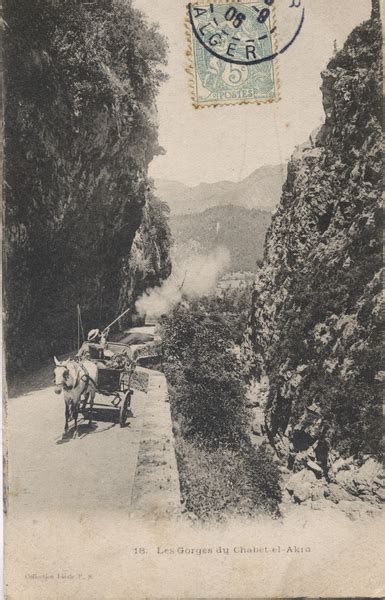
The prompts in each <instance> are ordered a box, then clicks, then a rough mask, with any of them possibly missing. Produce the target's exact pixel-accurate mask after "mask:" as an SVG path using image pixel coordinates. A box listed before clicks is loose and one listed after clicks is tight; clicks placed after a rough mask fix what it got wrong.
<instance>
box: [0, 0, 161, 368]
mask: <svg viewBox="0 0 385 600" xmlns="http://www.w3.org/2000/svg"><path fill="white" fill-rule="evenodd" d="M5 21H6V24H7V27H6V40H5V59H6V66H7V79H6V129H5V135H6V163H5V180H6V183H5V196H6V214H5V225H6V256H5V267H6V311H7V330H6V343H7V358H8V362H9V365H8V366H9V369H10V370H15V369H17V368H23V367H25V366H26V365H31V362H32V361H34V360H42V359H44V358H45V357H46V356H48V355H51V354H53V353H57V354H58V353H60V352H64V351H67V350H68V349H69V348H73V347H74V343H75V342H76V306H77V304H79V305H80V306H81V308H82V313H83V321H84V326H85V328H87V327H95V326H96V327H99V326H102V325H106V324H107V323H108V322H109V321H111V320H112V319H113V317H114V316H115V315H116V314H118V313H119V311H121V310H123V309H124V308H127V307H129V306H133V301H134V300H135V298H136V297H137V296H138V295H139V294H140V293H141V291H142V290H143V288H145V287H146V286H147V285H154V284H155V283H159V281H160V280H161V279H162V278H164V277H166V276H168V274H169V272H170V262H169V258H168V243H169V231H168V225H167V215H166V214H165V212H164V210H163V209H164V207H163V206H162V204H161V203H159V201H157V200H156V199H154V198H153V197H152V191H151V187H152V183H151V181H150V180H149V179H148V177H147V167H148V164H149V162H150V161H151V159H152V158H153V156H154V155H155V154H156V153H157V152H159V151H160V150H159V147H158V144H157V115H156V108H155V98H156V94H157V91H158V88H159V84H160V83H161V81H162V79H163V78H164V76H163V74H162V72H161V70H160V69H159V64H160V63H164V62H165V48H166V44H165V41H164V39H163V38H162V36H161V35H160V34H159V33H158V31H157V29H156V28H155V27H153V26H150V25H149V24H148V23H147V21H146V19H145V18H144V17H143V15H142V14H141V13H140V12H139V11H137V10H135V9H134V8H133V7H132V6H131V4H130V3H117V2H113V1H112V0H103V2H97V3H94V2H87V3H83V2H76V1H75V0H69V1H68V2H65V3H59V2H57V1H56V0H33V1H32V2H30V1H27V0H22V1H21V2H20V1H18V2H15V1H14V0H10V1H9V2H7V7H6V14H5ZM148 240H151V243H147V242H148Z"/></svg>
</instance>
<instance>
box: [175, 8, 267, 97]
mask: <svg viewBox="0 0 385 600" xmlns="http://www.w3.org/2000/svg"><path fill="white" fill-rule="evenodd" d="M273 4H274V0H254V1H252V2H248V1H247V0H241V1H240V2H237V1H234V2H227V1H226V0H223V1H217V2H215V3H210V4H207V3H205V2H199V3H197V4H195V3H190V4H189V5H188V6H187V30H188V37H189V51H190V57H191V64H190V67H189V72H190V76H191V89H192V97H193V104H194V106H195V107H197V108H199V107H204V106H218V105H226V104H243V103H250V102H256V103H262V102H273V101H276V100H278V98H279V89H278V87H279V86H278V73H277V61H276V60H274V59H276V56H277V54H278V52H277V40H276V25H275V18H274V13H273V9H274V6H273Z"/></svg>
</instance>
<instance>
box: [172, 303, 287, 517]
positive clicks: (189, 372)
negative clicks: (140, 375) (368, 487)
mask: <svg viewBox="0 0 385 600" xmlns="http://www.w3.org/2000/svg"><path fill="white" fill-rule="evenodd" d="M219 304H221V302H220V303H219ZM217 309H218V299H214V298H204V299H201V300H196V301H193V302H184V303H181V304H179V305H177V306H176V307H175V308H174V310H173V311H172V312H171V313H170V314H169V315H167V316H166V317H164V318H163V319H162V331H161V336H162V340H163V344H162V350H163V364H164V370H165V373H166V375H167V379H168V383H169V390H170V400H171V409H172V416H173V421H174V425H175V433H176V437H177V457H178V467H179V472H180V478H181V485H182V491H183V495H184V498H185V500H186V506H187V508H188V509H189V510H191V511H193V512H194V513H195V514H196V515H198V516H199V517H200V518H211V517H215V518H223V517H224V516H225V515H228V514H230V513H234V514H243V515H249V516H251V515H254V514H256V513H258V512H260V511H267V512H269V513H273V514H276V512H277V510H278V509H277V507H278V502H279V499H280V487H279V474H278V471H277V469H276V467H275V464H274V463H273V461H272V458H271V456H270V455H269V453H268V452H267V451H266V449H265V448H258V449H256V448H254V447H253V446H252V445H251V443H250V440H249V437H248V433H247V431H248V420H249V418H250V416H249V414H248V411H247V408H246V403H245V396H244V381H243V377H242V371H241V365H240V363H239V361H238V359H237V357H236V355H235V353H234V331H233V329H232V327H231V324H229V321H228V319H229V315H223V313H221V312H216V311H217Z"/></svg>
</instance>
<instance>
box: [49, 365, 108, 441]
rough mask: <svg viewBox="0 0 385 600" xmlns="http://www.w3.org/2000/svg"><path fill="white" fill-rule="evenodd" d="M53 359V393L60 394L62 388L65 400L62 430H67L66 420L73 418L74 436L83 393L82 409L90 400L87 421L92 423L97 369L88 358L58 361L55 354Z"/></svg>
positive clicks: (76, 433)
mask: <svg viewBox="0 0 385 600" xmlns="http://www.w3.org/2000/svg"><path fill="white" fill-rule="evenodd" d="M54 361H55V365H56V367H55V371H54V373H55V386H56V387H55V393H56V394H60V393H61V391H62V390H63V396H64V402H65V425H64V431H65V432H67V431H68V421H69V419H71V418H73V420H74V423H75V433H74V437H77V435H78V415H79V406H80V401H81V397H82V395H84V397H83V407H82V408H83V409H84V408H85V406H86V404H87V400H89V402H90V418H89V423H90V424H91V423H92V408H93V405H94V399H95V394H96V386H97V376H98V369H97V366H96V365H95V364H94V363H93V362H91V361H89V360H85V361H83V362H81V363H79V362H76V361H75V360H71V359H68V360H66V361H63V362H60V361H58V359H57V358H56V356H55V357H54Z"/></svg>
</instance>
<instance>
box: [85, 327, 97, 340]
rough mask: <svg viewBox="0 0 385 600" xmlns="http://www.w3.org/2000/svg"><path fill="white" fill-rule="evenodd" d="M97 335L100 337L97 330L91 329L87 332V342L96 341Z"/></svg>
mask: <svg viewBox="0 0 385 600" xmlns="http://www.w3.org/2000/svg"><path fill="white" fill-rule="evenodd" d="M99 335H100V331H99V329H91V331H89V332H88V336H87V339H88V341H89V342H92V340H94V339H96V338H97V337H98V336H99Z"/></svg>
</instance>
